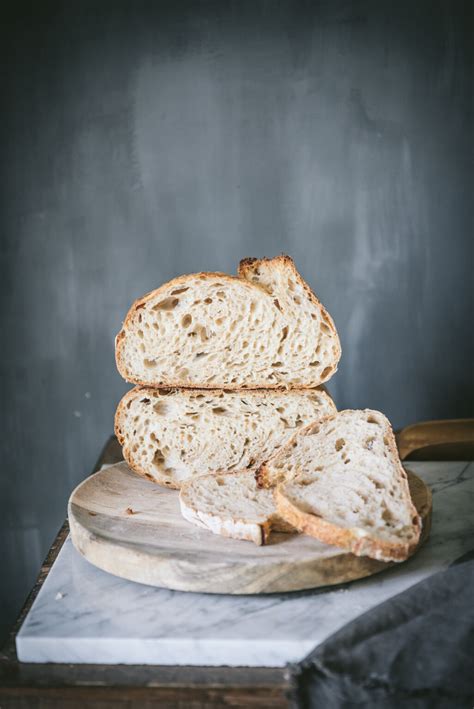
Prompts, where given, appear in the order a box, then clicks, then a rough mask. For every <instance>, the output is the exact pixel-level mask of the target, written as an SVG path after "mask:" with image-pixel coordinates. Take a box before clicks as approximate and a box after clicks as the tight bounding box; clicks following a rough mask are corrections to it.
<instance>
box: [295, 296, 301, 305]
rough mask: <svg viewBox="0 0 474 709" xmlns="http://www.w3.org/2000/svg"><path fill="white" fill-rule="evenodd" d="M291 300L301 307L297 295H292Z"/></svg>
mask: <svg viewBox="0 0 474 709" xmlns="http://www.w3.org/2000/svg"><path fill="white" fill-rule="evenodd" d="M293 300H294V301H295V303H296V305H301V298H300V297H299V295H294V296H293Z"/></svg>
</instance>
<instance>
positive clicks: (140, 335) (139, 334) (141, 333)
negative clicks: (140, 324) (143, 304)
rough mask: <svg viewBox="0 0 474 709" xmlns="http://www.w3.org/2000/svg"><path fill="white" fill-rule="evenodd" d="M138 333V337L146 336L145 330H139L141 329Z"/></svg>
mask: <svg viewBox="0 0 474 709" xmlns="http://www.w3.org/2000/svg"><path fill="white" fill-rule="evenodd" d="M137 335H138V337H139V338H140V339H143V338H144V337H145V335H144V334H143V330H139V331H138V332H137Z"/></svg>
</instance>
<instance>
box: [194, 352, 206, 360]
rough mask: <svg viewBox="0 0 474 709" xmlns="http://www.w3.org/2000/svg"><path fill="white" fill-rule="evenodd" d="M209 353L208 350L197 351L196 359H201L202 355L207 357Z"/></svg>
mask: <svg viewBox="0 0 474 709" xmlns="http://www.w3.org/2000/svg"><path fill="white" fill-rule="evenodd" d="M206 355H207V352H197V353H196V354H195V355H194V359H201V357H205V356H206Z"/></svg>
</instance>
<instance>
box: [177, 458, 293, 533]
mask: <svg viewBox="0 0 474 709" xmlns="http://www.w3.org/2000/svg"><path fill="white" fill-rule="evenodd" d="M179 503H180V507H181V514H182V515H183V517H184V518H185V519H187V520H188V522H192V523H193V524H196V525H198V526H199V527H204V529H208V530H209V531H211V532H213V533H214V534H221V535H222V536H224V537H232V538H234V539H243V540H247V541H252V542H254V544H258V545H261V544H265V543H266V542H267V541H268V538H269V536H270V532H271V531H275V532H294V531H296V530H294V529H293V528H292V527H291V525H289V524H288V523H287V522H285V520H283V519H282V518H281V517H280V516H279V515H278V513H277V510H276V506H275V500H274V499H273V491H272V490H263V489H260V488H258V487H257V484H256V482H255V475H254V474H253V473H252V472H249V471H248V470H247V471H243V472H240V471H239V472H235V473H225V474H222V475H200V476H198V477H195V478H192V479H191V480H187V481H186V482H185V483H184V484H183V486H182V487H181V490H180V493H179Z"/></svg>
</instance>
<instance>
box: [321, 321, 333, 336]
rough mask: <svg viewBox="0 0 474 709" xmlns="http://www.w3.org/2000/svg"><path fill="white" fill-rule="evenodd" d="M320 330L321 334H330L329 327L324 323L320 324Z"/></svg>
mask: <svg viewBox="0 0 474 709" xmlns="http://www.w3.org/2000/svg"><path fill="white" fill-rule="evenodd" d="M321 330H322V331H323V332H325V333H326V334H330V332H331V328H330V327H329V325H326V323H325V322H322V323H321Z"/></svg>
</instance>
